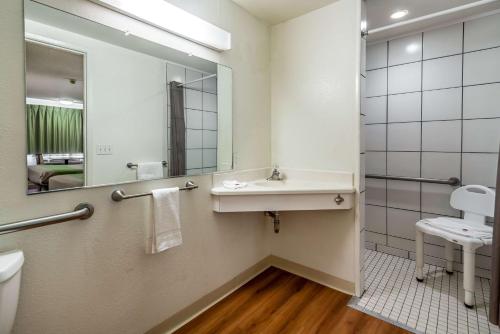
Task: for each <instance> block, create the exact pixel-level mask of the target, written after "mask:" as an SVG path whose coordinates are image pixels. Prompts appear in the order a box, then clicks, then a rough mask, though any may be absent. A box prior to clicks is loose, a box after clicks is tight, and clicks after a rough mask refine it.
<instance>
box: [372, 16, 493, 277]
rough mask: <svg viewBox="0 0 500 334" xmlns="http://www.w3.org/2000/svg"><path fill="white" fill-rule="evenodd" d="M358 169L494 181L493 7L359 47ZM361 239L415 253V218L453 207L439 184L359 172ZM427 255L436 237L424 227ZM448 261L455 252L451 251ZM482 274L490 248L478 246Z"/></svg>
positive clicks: (436, 248) (435, 253) (434, 259)
mask: <svg viewBox="0 0 500 334" xmlns="http://www.w3.org/2000/svg"><path fill="white" fill-rule="evenodd" d="M366 67H367V83H366V85H367V87H366V96H367V98H366V100H365V103H366V106H365V107H366V108H365V110H366V111H365V114H366V117H364V118H365V122H366V126H365V131H366V173H367V174H382V175H395V176H410V177H425V178H438V179H448V178H449V177H452V176H456V177H459V178H460V179H461V180H462V184H464V185H466V184H482V185H485V186H488V187H494V186H495V178H496V166H497V159H498V150H499V142H500V14H495V15H489V16H485V17H481V18H477V19H474V20H470V21H467V22H464V23H459V24H454V25H451V26H448V27H444V28H439V29H436V30H431V31H424V32H419V33H415V34H413V35H411V36H407V37H403V38H399V39H394V40H390V41H386V42H382V43H376V44H373V45H369V46H368V47H367V60H366ZM366 187H367V192H366V204H367V205H366V240H367V241H366V247H367V248H369V249H376V250H377V251H382V252H387V253H390V254H393V255H397V256H401V257H409V258H414V256H415V253H414V251H415V243H414V239H415V222H417V221H418V220H420V219H421V218H425V217H434V216H438V215H446V216H460V212H458V211H456V210H454V209H453V208H451V207H450V205H449V197H450V193H451V192H452V191H453V190H454V188H453V187H451V186H448V185H436V184H428V183H418V182H404V181H385V180H376V179H367V180H366ZM425 241H426V245H425V247H424V248H425V254H426V261H427V262H428V263H432V264H437V265H443V263H444V261H443V258H444V247H443V245H444V244H443V242H442V240H440V239H438V238H434V237H432V236H431V237H429V236H426V239H425ZM455 253H456V254H455V261H456V268H457V269H458V270H460V267H461V265H460V264H461V262H462V259H461V253H460V249H459V248H457V250H456V252H455ZM476 266H477V267H478V269H477V274H478V275H480V276H488V275H489V268H490V249H488V248H487V247H483V248H480V249H479V250H478V255H477V261H476Z"/></svg>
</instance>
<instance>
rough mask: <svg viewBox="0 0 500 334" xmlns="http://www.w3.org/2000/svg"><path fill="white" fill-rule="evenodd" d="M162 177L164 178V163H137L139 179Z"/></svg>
mask: <svg viewBox="0 0 500 334" xmlns="http://www.w3.org/2000/svg"><path fill="white" fill-rule="evenodd" d="M161 178H163V164H162V163H161V162H141V163H138V164H137V179H138V180H152V179H161Z"/></svg>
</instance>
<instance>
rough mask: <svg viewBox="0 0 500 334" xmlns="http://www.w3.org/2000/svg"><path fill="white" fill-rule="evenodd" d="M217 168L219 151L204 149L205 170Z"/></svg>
mask: <svg viewBox="0 0 500 334" xmlns="http://www.w3.org/2000/svg"><path fill="white" fill-rule="evenodd" d="M214 166H217V150H216V149H203V168H206V167H214Z"/></svg>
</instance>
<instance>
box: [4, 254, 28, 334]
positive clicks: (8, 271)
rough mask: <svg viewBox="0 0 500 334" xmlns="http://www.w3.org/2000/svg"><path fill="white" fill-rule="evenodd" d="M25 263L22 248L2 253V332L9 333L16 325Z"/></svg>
mask: <svg viewBox="0 0 500 334" xmlns="http://www.w3.org/2000/svg"><path fill="white" fill-rule="evenodd" d="M23 263H24V255H23V252H22V251H20V250H16V251H11V252H6V253H0V334H9V333H10V332H11V331H12V326H13V325H14V319H15V318H16V311H17V302H18V298H19V287H20V285H21V267H22V266H23Z"/></svg>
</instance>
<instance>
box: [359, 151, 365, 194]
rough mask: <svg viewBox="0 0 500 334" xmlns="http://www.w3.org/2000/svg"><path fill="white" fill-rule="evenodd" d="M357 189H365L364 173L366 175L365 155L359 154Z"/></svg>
mask: <svg viewBox="0 0 500 334" xmlns="http://www.w3.org/2000/svg"><path fill="white" fill-rule="evenodd" d="M359 160H360V162H359V165H360V166H359V191H365V190H366V184H365V175H366V155H365V154H360V157H359Z"/></svg>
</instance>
